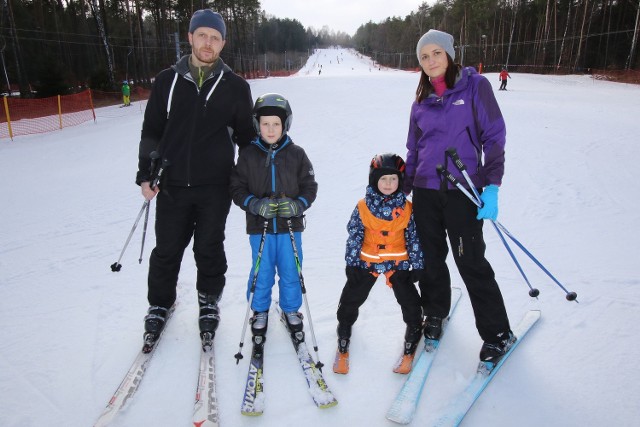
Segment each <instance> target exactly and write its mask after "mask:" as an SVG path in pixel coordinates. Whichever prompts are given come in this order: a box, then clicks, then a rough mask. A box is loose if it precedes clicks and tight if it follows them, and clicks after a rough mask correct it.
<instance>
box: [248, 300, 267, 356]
mask: <svg viewBox="0 0 640 427" xmlns="http://www.w3.org/2000/svg"><path fill="white" fill-rule="evenodd" d="M268 321H269V312H268V311H255V312H254V313H253V316H252V317H251V333H252V334H253V337H252V338H251V340H252V341H253V350H252V354H251V357H253V358H260V357H262V352H263V351H264V343H265V341H266V340H267V326H268Z"/></svg>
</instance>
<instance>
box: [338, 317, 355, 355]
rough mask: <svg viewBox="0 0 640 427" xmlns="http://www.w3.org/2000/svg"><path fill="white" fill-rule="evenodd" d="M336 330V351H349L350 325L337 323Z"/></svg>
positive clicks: (344, 352)
mask: <svg viewBox="0 0 640 427" xmlns="http://www.w3.org/2000/svg"><path fill="white" fill-rule="evenodd" d="M336 332H337V333H338V351H339V352H340V353H342V354H346V353H349V343H350V342H351V325H345V324H343V323H338V328H337V330H336Z"/></svg>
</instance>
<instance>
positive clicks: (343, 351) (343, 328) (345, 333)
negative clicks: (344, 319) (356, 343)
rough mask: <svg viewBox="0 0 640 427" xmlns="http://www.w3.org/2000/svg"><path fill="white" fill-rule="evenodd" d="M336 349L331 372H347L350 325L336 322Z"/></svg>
mask: <svg viewBox="0 0 640 427" xmlns="http://www.w3.org/2000/svg"><path fill="white" fill-rule="evenodd" d="M337 333H338V351H336V358H335V360H334V361H333V372H335V373H336V374H345V375H346V374H348V373H349V343H350V341H351V325H348V326H347V325H345V324H342V323H338V328H337Z"/></svg>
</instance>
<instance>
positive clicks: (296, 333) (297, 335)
mask: <svg viewBox="0 0 640 427" xmlns="http://www.w3.org/2000/svg"><path fill="white" fill-rule="evenodd" d="M282 320H283V321H284V324H285V325H287V329H289V332H290V333H291V339H292V340H293V342H294V344H295V346H296V349H297V348H298V345H299V344H300V343H302V342H304V332H303V331H302V329H303V324H302V313H300V312H297V311H290V312H288V313H285V312H282Z"/></svg>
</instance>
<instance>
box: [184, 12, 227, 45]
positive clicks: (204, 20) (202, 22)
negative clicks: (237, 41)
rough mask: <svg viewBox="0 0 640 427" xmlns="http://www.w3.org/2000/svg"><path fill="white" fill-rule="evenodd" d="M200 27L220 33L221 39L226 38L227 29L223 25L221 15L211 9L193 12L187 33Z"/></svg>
mask: <svg viewBox="0 0 640 427" xmlns="http://www.w3.org/2000/svg"><path fill="white" fill-rule="evenodd" d="M200 27H209V28H213V29H214V30H218V31H220V34H222V39H223V40H225V39H226V38H227V27H226V26H225V25H224V20H223V19H222V15H220V14H219V13H218V12H214V11H213V10H211V9H200V10H196V11H195V12H193V16H192V17H191V22H190V23H189V32H190V33H192V34H193V32H194V31H195V30H196V29H198V28H200Z"/></svg>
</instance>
